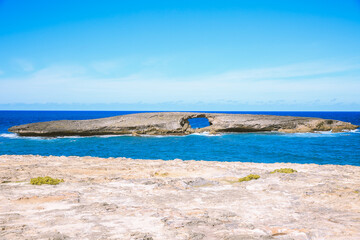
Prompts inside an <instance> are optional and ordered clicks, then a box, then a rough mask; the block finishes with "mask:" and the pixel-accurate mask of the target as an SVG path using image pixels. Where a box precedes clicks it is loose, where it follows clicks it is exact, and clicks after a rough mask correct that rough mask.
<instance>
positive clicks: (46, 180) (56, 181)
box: [30, 176, 64, 185]
mask: <svg viewBox="0 0 360 240" xmlns="http://www.w3.org/2000/svg"><path fill="white" fill-rule="evenodd" d="M61 182H64V179H57V178H51V177H49V176H46V177H37V178H32V179H31V180H30V183H31V184H32V185H42V184H49V185H57V184H59V183H61Z"/></svg>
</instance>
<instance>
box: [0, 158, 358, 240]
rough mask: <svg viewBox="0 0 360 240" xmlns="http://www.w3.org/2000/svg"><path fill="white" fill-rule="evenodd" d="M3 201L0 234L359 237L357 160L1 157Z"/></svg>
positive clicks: (55, 236) (25, 236)
mask: <svg viewBox="0 0 360 240" xmlns="http://www.w3.org/2000/svg"><path fill="white" fill-rule="evenodd" d="M279 168H292V169H295V170H297V172H295V173H270V172H271V171H273V170H275V169H279ZM249 174H257V175H259V176H260V178H259V179H254V180H250V181H242V182H240V181H239V178H243V177H245V176H247V175H249ZM38 176H51V177H54V178H60V179H64V182H61V183H60V184H58V185H40V186H37V185H31V184H30V183H29V182H30V179H31V178H34V177H38ZM0 209H1V211H0V238H1V239H147V240H150V239H228V240H230V239H232V240H234V239H299V240H300V239H348V240H350V239H360V218H359V216H360V167H357V166H349V165H346V166H341V165H316V164H292V163H275V164H264V163H241V162H210V161H182V160H172V161H163V160H139V159H127V158H107V159H104V158H95V157H76V156H73V157H55V156H49V157H45V156H33V155H3V156H0Z"/></svg>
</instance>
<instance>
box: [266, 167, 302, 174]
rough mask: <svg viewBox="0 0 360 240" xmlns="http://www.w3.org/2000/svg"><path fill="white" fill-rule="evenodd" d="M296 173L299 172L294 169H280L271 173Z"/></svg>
mask: <svg viewBox="0 0 360 240" xmlns="http://www.w3.org/2000/svg"><path fill="white" fill-rule="evenodd" d="M296 172H297V171H296V170H294V169H292V168H280V169H275V170H274V171H272V172H270V173H296Z"/></svg>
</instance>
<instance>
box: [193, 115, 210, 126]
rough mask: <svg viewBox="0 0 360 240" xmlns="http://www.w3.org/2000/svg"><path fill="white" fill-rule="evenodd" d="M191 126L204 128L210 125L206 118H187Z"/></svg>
mask: <svg viewBox="0 0 360 240" xmlns="http://www.w3.org/2000/svg"><path fill="white" fill-rule="evenodd" d="M188 121H189V124H190V126H191V128H204V127H208V126H210V122H209V120H208V119H207V118H204V117H199V118H189V119H188Z"/></svg>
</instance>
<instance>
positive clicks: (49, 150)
mask: <svg viewBox="0 0 360 240" xmlns="http://www.w3.org/2000/svg"><path fill="white" fill-rule="evenodd" d="M128 113H134V112H110V111H109V112H100V111H99V112H97V111H66V112H65V111H0V155H2V154H39V155H57V156H61V155H64V156H71V155H77V156H97V157H130V158H142V159H164V160H169V159H175V158H180V159H183V160H208V161H241V162H264V163H273V162H294V163H317V164H350V165H357V166H360V131H359V130H358V129H357V130H355V131H351V132H345V133H331V132H324V133H296V134H283V133H238V134H219V135H215V136H213V135H208V134H192V135H188V136H161V137H160V136H156V137H154V136H140V137H133V136H100V137H77V136H74V137H66V138H36V137H35V138H33V137H19V136H17V135H15V134H12V133H9V132H7V129H8V128H9V127H11V126H13V125H19V124H24V123H30V122H38V121H49V120H60V119H90V118H99V117H109V116H116V115H121V114H128ZM229 113H251V114H272V115H290V116H310V117H322V118H327V119H336V120H342V121H347V122H351V123H353V124H357V125H360V112H229ZM192 124H193V125H192V126H193V127H194V128H196V127H197V124H199V125H201V124H203V123H202V122H198V123H196V122H194V123H192Z"/></svg>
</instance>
